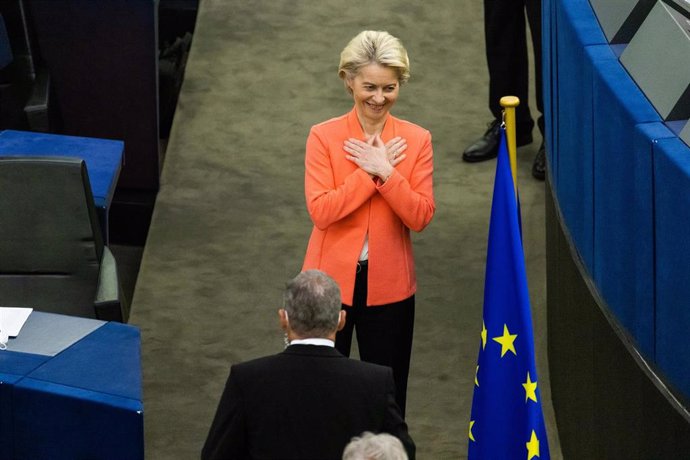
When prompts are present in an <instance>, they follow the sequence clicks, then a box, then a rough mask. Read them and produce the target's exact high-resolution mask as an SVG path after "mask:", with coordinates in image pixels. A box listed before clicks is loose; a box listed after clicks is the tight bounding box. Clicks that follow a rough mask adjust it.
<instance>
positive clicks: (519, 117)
mask: <svg viewBox="0 0 690 460" xmlns="http://www.w3.org/2000/svg"><path fill="white" fill-rule="evenodd" d="M525 13H526V15H527V20H528V21H529V27H530V30H531V32H532V47H533V49H534V68H535V69H534V72H535V74H534V79H535V86H536V93H535V96H536V100H537V110H539V118H538V119H537V125H538V126H539V130H540V131H541V133H542V134H543V133H544V116H543V112H544V111H543V107H544V106H543V102H542V74H541V69H542V67H541V61H542V59H541V57H542V56H541V0H484V34H485V40H486V59H487V63H488V66H489V108H490V109H491V113H492V114H493V115H494V117H495V118H496V119H497V120H500V119H501V111H502V107H501V104H500V102H499V101H500V99H501V97H503V96H517V97H518V98H520V105H519V106H518V107H517V109H516V111H515V118H516V132H517V134H518V137H520V136H521V134H526V133H528V132H529V133H531V132H532V128H533V127H534V120H533V119H532V115H531V113H530V109H529V104H528V102H529V98H528V96H529V91H528V89H529V60H528V58H527V28H526V22H525Z"/></svg>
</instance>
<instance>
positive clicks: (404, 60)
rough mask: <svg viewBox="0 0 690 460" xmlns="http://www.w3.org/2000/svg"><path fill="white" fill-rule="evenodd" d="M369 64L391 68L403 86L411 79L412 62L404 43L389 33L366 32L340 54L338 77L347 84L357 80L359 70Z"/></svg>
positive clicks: (351, 41) (352, 41)
mask: <svg viewBox="0 0 690 460" xmlns="http://www.w3.org/2000/svg"><path fill="white" fill-rule="evenodd" d="M369 64H379V65H382V66H384V67H390V68H391V69H393V70H395V71H396V73H397V74H398V82H399V83H400V84H401V85H402V84H403V83H405V82H406V81H407V80H409V78H410V60H409V58H408V57H407V50H405V47H404V46H403V44H402V42H401V41H400V40H399V39H397V38H396V37H394V36H392V35H391V34H389V33H388V32H383V31H375V30H365V31H362V32H360V33H359V34H357V36H355V38H353V39H352V40H350V43H348V44H347V46H346V47H345V48H344V49H343V51H342V52H341V53H340V66H339V67H338V76H339V77H340V78H341V79H343V81H344V82H345V87H346V88H347V87H348V86H347V81H348V80H351V79H353V78H355V77H356V76H357V74H358V73H359V70H360V69H361V68H362V67H364V66H366V65H369Z"/></svg>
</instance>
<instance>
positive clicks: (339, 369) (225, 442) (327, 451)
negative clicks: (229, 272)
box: [201, 345, 415, 460]
mask: <svg viewBox="0 0 690 460" xmlns="http://www.w3.org/2000/svg"><path fill="white" fill-rule="evenodd" d="M364 431H372V432H375V433H381V432H385V433H390V434H392V435H394V436H396V437H398V438H399V439H400V440H401V441H402V442H403V445H404V446H405V448H406V449H407V451H408V454H409V456H410V459H414V457H415V445H414V442H413V441H412V438H410V436H409V434H408V432H407V425H406V424H405V421H404V420H403V419H402V417H401V416H400V410H399V409H398V406H397V404H396V403H395V391H394V383H393V372H392V371H391V369H390V368H388V367H383V366H379V365H376V364H370V363H365V362H362V361H356V360H352V359H348V358H346V357H344V356H343V355H341V354H340V353H338V351H336V350H335V349H333V348H330V347H324V346H316V345H292V346H290V347H288V348H287V349H286V350H285V351H284V352H282V353H279V354H277V355H273V356H268V357H265V358H259V359H256V360H253V361H248V362H246V363H242V364H237V365H234V366H232V368H231V370H230V376H229V377H228V381H227V383H226V385H225V390H224V391H223V396H222V397H221V400H220V404H219V405H218V410H217V412H216V416H215V418H214V420H213V424H212V425H211V429H210V431H209V434H208V438H207V439H206V444H205V445H204V448H203V450H202V453H201V457H202V459H204V460H211V459H224V460H226V459H227V460H244V459H281V460H287V459H318V460H328V459H338V460H339V459H341V458H342V452H343V449H344V448H345V446H346V445H347V443H348V442H349V441H350V439H351V438H352V437H353V436H358V435H360V434H362V432H364Z"/></svg>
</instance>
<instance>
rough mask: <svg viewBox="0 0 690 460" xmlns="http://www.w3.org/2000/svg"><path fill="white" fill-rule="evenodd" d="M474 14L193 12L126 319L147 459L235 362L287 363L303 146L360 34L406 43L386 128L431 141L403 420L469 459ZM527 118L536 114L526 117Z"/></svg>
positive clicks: (483, 88) (224, 5)
mask: <svg viewBox="0 0 690 460" xmlns="http://www.w3.org/2000/svg"><path fill="white" fill-rule="evenodd" d="M482 14H483V11H482V5H481V2H475V1H467V0H465V1H457V0H427V1H425V2H416V1H394V0H379V1H377V2H367V1H361V0H355V1H351V2H347V3H344V2H339V1H334V0H320V1H315V0H314V1H307V0H293V1H287V0H284V1H275V0H257V1H252V2H246V1H237V0H202V1H201V5H200V10H199V15H198V21H197V27H196V31H195V35H194V40H193V43H192V49H191V53H190V57H189V61H188V62H187V72H186V77H185V82H184V86H183V89H182V92H181V94H180V98H179V102H178V108H177V112H176V115H175V121H174V125H173V129H172V132H171V136H170V141H169V144H168V149H167V154H166V161H165V165H164V170H163V174H162V183H161V189H160V193H159V194H158V199H157V202H156V207H155V211H154V215H153V220H152V222H151V228H150V232H149V236H148V240H147V243H146V246H145V249H144V252H143V257H142V262H141V267H140V271H139V276H138V279H137V282H136V290H135V293H134V298H133V302H132V316H131V320H130V323H131V324H133V325H136V326H138V327H140V328H141V332H142V354H143V362H142V366H143V373H144V407H145V428H146V452H147V458H149V459H165V460H170V459H193V458H198V456H199V451H200V449H201V446H202V444H203V442H204V439H205V437H206V433H207V430H208V428H209V425H210V423H211V419H212V417H213V414H214V411H215V408H216V404H217V402H218V399H219V397H220V394H221V391H222V388H223V385H224V383H225V379H226V378H227V375H228V370H229V366H230V364H232V363H236V362H240V361H245V360H248V359H252V358H256V357H259V356H262V355H266V354H271V353H276V352H279V351H281V349H282V346H283V339H282V333H281V331H280V330H279V328H278V317H277V313H276V311H277V309H278V308H279V307H280V306H281V295H282V290H283V287H284V284H285V282H286V281H287V280H288V279H290V278H291V277H293V276H294V275H296V274H297V273H298V272H299V270H300V267H301V263H302V259H303V256H304V251H305V248H306V243H307V238H308V236H309V232H310V229H311V224H310V220H309V217H308V215H307V213H306V210H305V204H304V195H303V174H304V166H303V161H304V144H305V140H306V137H307V134H308V132H309V128H310V127H311V125H313V124H314V123H317V122H320V121H322V120H325V119H327V118H330V117H333V116H337V115H340V114H342V113H345V112H346V111H348V110H349V109H350V108H351V106H352V100H351V99H350V97H349V96H348V95H347V93H346V92H345V90H344V89H343V85H342V82H341V81H340V80H339V79H338V77H337V66H338V61H339V54H340V51H341V49H342V48H343V46H344V45H345V44H346V43H347V42H348V40H349V39H350V38H351V37H353V36H354V35H355V34H356V33H358V32H359V31H361V30H364V29H377V30H387V31H389V32H391V33H392V34H394V35H396V36H398V37H400V38H401V39H402V40H403V42H404V44H405V45H406V47H407V49H408V52H409V54H410V59H411V73H412V77H411V79H410V82H409V83H408V84H407V85H406V86H404V87H403V88H402V91H401V94H400V97H399V99H398V102H397V105H396V107H395V108H394V110H393V112H394V113H395V115H397V116H399V117H401V118H405V119H409V120H411V121H414V122H415V123H417V124H420V125H422V126H424V127H426V128H427V129H429V130H430V131H431V133H432V135H433V143H434V154H435V174H434V179H435V194H436V204H437V211H436V216H435V218H434V221H433V222H432V223H431V225H430V226H429V227H428V228H427V229H426V230H425V231H424V232H422V233H420V234H416V235H414V237H413V241H414V245H415V253H416V261H417V267H418V276H419V279H418V284H419V288H418V293H417V318H416V324H415V337H414V347H413V354H412V362H411V371H410V386H409V391H408V417H407V418H408V423H409V425H410V430H411V434H412V436H413V437H414V439H415V441H416V442H417V446H418V453H419V455H418V457H419V458H420V459H422V460H424V459H461V458H465V457H466V452H467V442H468V436H467V435H468V423H469V414H470V406H471V400H472V389H473V380H474V370H475V366H476V358H477V352H478V346H479V332H480V330H481V326H482V320H481V317H482V296H483V288H484V287H483V279H484V263H485V257H486V240H487V228H488V221H489V210H490V200H491V190H492V187H493V175H494V169H495V161H489V162H485V163H479V164H467V163H463V162H462V161H461V159H460V154H461V151H462V150H463V148H464V147H465V146H466V145H468V144H469V143H470V142H471V141H473V140H474V139H475V138H476V137H477V136H478V135H481V134H482V133H483V131H484V130H485V128H486V123H487V122H488V121H489V120H490V117H491V115H490V113H489V111H488V109H487V106H486V99H487V92H488V90H487V72H486V61H485V57H484V39H483V25H482ZM532 106H533V105H532ZM535 136H536V137H535V142H534V143H533V144H532V145H529V146H526V147H523V148H521V149H519V151H518V157H519V159H518V168H519V179H518V180H519V184H520V193H521V202H522V213H523V215H522V218H523V226H524V229H523V231H524V244H525V251H526V263H527V269H528V278H529V283H530V294H531V299H532V304H533V315H534V323H535V331H536V332H535V334H536V343H537V355H538V363H539V377H540V386H541V391H542V396H543V398H544V400H543V403H544V411H545V416H546V419H547V426H548V430H549V441H550V444H551V454H552V458H561V456H560V449H559V444H558V437H557V432H556V427H555V423H554V418H553V410H552V407H551V403H550V391H549V386H548V368H547V365H546V363H547V359H546V358H547V357H546V346H545V340H546V330H545V328H546V312H545V244H544V184H543V182H538V181H535V180H534V179H532V178H531V176H530V167H531V163H532V159H533V157H534V154H535V153H536V150H537V148H538V146H539V141H540V139H539V134H538V132H536V131H535Z"/></svg>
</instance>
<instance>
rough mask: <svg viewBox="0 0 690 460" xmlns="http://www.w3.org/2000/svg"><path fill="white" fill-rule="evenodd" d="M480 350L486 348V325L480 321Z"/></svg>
mask: <svg viewBox="0 0 690 460" xmlns="http://www.w3.org/2000/svg"><path fill="white" fill-rule="evenodd" d="M481 336H482V350H483V349H485V348H486V324H484V321H482V333H481Z"/></svg>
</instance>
